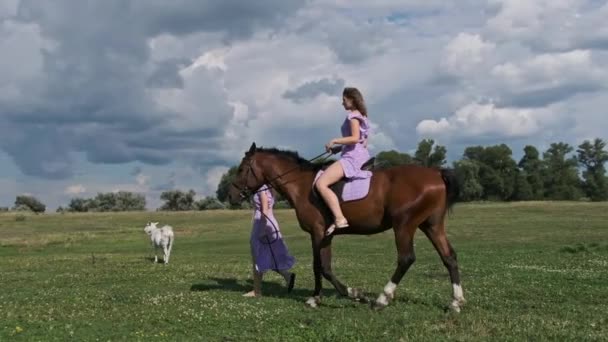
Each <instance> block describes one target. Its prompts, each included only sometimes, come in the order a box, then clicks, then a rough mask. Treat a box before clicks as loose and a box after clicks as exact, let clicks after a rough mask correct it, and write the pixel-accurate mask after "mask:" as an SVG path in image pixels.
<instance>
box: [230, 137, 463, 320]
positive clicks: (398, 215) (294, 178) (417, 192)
mask: <svg viewBox="0 0 608 342" xmlns="http://www.w3.org/2000/svg"><path fill="white" fill-rule="evenodd" d="M322 166H323V165H319V164H314V163H311V162H309V161H307V160H305V159H303V158H301V157H299V155H298V154H297V153H295V152H291V151H281V150H277V149H264V148H256V145H255V143H253V144H252V145H251V148H250V149H249V151H248V152H247V153H245V157H244V158H243V160H242V161H241V164H240V165H239V168H238V172H237V175H236V179H235V181H234V183H233V184H232V187H231V189H230V193H229V199H230V201H231V202H232V203H238V202H239V201H240V200H242V199H243V198H244V197H246V196H247V195H250V194H251V192H253V191H256V190H257V189H259V188H260V187H261V186H262V185H263V184H270V185H271V186H272V187H273V188H275V189H276V190H277V191H278V192H279V193H281V194H282V195H283V196H284V197H285V198H287V200H288V201H289V202H290V203H291V205H292V206H293V207H294V208H295V212H296V216H297V219H298V222H299V224H300V227H301V228H302V229H303V230H304V231H306V232H308V233H310V236H311V239H312V250H313V259H314V263H313V270H314V276H315V289H314V293H313V296H312V297H310V298H309V299H308V300H307V301H306V303H307V304H308V305H310V306H312V307H316V306H317V305H319V304H320V295H321V288H322V284H321V283H322V279H321V276H323V277H325V279H327V280H328V281H330V282H331V283H332V285H333V286H334V287H335V288H336V290H337V291H338V293H340V295H342V296H348V297H350V298H353V299H363V297H362V292H361V291H359V290H356V289H353V288H350V287H347V286H345V285H344V284H343V283H342V282H340V281H339V280H338V279H337V278H336V276H335V275H334V273H333V272H332V268H331V242H332V238H333V236H334V235H339V234H360V235H371V234H377V233H380V232H383V231H386V230H388V229H390V228H393V230H394V232H395V242H396V244H397V254H398V257H397V268H396V270H395V272H394V273H393V276H392V278H391V279H390V281H389V282H388V283H387V284H386V286H385V287H384V291H383V292H382V293H380V295H379V296H378V298H377V299H376V300H375V302H374V303H372V304H373V305H374V306H375V307H376V308H382V307H385V306H387V305H388V303H389V300H392V299H393V298H394V294H395V289H396V287H397V284H399V282H400V281H401V279H402V278H403V276H404V275H405V273H406V272H407V270H408V269H409V268H410V266H411V265H412V264H413V263H414V261H416V256H415V254H414V244H413V243H414V234H415V233H416V230H417V229H418V228H420V229H421V230H422V231H423V232H424V233H425V234H426V236H427V237H428V238H429V240H431V242H432V243H433V246H434V247H435V249H436V250H437V252H438V253H439V256H440V257H441V260H442V261H443V264H444V265H445V267H446V268H447V270H448V272H449V274H450V280H451V284H452V289H453V297H452V300H451V303H450V307H451V308H452V309H453V310H455V311H457V312H459V311H460V308H461V306H462V305H463V304H464V302H465V300H464V297H463V292H462V288H461V286H460V275H459V272H458V262H457V260H456V253H455V251H454V249H453V248H452V246H451V245H450V242H449V241H448V238H447V236H446V233H445V221H446V214H447V212H448V210H449V208H450V207H451V206H452V204H453V203H454V202H455V201H456V197H457V195H458V183H457V180H456V177H455V175H454V173H453V172H452V171H451V170H448V169H441V170H438V169H432V168H426V167H421V166H415V165H406V166H398V167H392V168H388V169H384V170H376V171H374V172H373V176H372V179H371V185H370V191H369V193H368V195H367V196H366V197H365V198H364V199H361V200H358V201H351V202H342V203H341V206H342V209H343V211H344V214H345V216H346V218H347V219H348V222H349V223H350V226H349V227H348V228H344V229H337V230H336V231H335V233H334V234H333V235H330V236H326V234H325V229H326V227H327V226H328V225H329V224H330V223H331V222H332V219H333V217H331V213H330V212H329V210H328V208H327V207H326V205H325V204H324V203H323V202H322V200H321V199H320V197H319V196H317V194H316V192H315V191H314V190H313V185H312V184H313V181H314V177H315V174H316V173H317V172H318V171H319V169H321V167H322Z"/></svg>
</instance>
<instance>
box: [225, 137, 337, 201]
mask: <svg viewBox="0 0 608 342" xmlns="http://www.w3.org/2000/svg"><path fill="white" fill-rule="evenodd" d="M340 149H341V148H336V147H334V148H332V149H331V150H329V151H325V152H323V153H321V154H319V155H318V156H316V157H314V158H312V159H308V162H311V163H312V162H314V161H316V160H319V159H321V158H322V159H321V162H324V161H325V160H327V159H328V158H329V157H330V156H332V155H334V154H337V153H338V152H340ZM297 169H299V166H296V167H294V168H291V169H289V170H287V171H285V172H283V173H282V174H279V175H277V176H275V177H273V178H272V179H269V180H267V181H266V183H268V188H269V189H270V188H274V189H276V186H274V185H273V183H274V181H276V180H278V179H281V177H283V176H285V175H287V174H289V173H291V172H293V171H295V170H297ZM246 172H247V173H246V174H245V178H244V179H245V181H244V183H245V185H243V186H242V187H240V186H238V185H237V184H236V182H232V183H231V185H232V186H233V187H235V188H236V189H237V190H239V196H240V198H241V200H245V199H247V198H249V197H251V196H253V195H255V194H257V193H258V192H260V191H261V190H256V191H254V190H252V189H251V188H249V187H248V186H247V184H248V183H249V182H248V180H249V175H251V174H252V175H253V177H254V178H255V181H256V182H258V181H259V180H260V178H258V176H257V174H256V173H255V169H254V168H253V159H251V158H249V163H248V164H247V171H246Z"/></svg>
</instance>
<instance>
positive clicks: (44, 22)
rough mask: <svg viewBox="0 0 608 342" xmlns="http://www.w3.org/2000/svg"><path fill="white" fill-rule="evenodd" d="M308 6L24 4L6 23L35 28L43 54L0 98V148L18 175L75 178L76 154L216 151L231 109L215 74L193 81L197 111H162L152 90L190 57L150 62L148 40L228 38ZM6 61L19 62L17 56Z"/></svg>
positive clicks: (265, 1)
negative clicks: (202, 35)
mask: <svg viewBox="0 0 608 342" xmlns="http://www.w3.org/2000/svg"><path fill="white" fill-rule="evenodd" d="M305 3H306V2H303V1H291V0H290V1H285V0H282V1H281V0H274V1H272V0H262V1H255V2H249V1H236V0H229V1H194V0H180V1H171V2H167V1H160V0H158V1H157V0H145V1H144V0H132V1H127V0H106V1H68V0H57V1H36V0H23V1H21V2H20V4H19V7H18V9H17V14H16V16H15V17H11V18H10V20H12V21H13V22H14V23H17V24H18V25H30V26H31V25H35V26H32V27H36V30H39V32H40V35H41V36H42V37H44V39H45V40H46V41H47V42H48V44H47V45H48V46H34V47H33V51H36V50H38V51H42V53H41V56H40V60H41V66H40V70H39V71H38V72H37V74H36V75H35V76H34V77H33V78H32V77H30V78H29V79H28V80H27V82H25V81H24V82H22V83H20V84H18V87H19V88H18V89H17V90H18V91H17V92H16V94H18V95H20V96H21V95H22V94H26V95H25V96H21V97H16V98H9V99H8V100H3V99H2V97H0V118H2V119H3V120H5V123H4V124H3V125H2V127H0V136H1V137H0V148H2V149H3V150H4V151H6V152H7V153H9V154H10V156H11V157H12V158H13V160H14V161H15V163H16V164H17V165H18V166H19V167H20V169H21V170H22V172H23V173H24V174H27V175H31V176H39V177H47V178H54V179H59V178H66V177H70V176H71V175H72V164H71V158H70V153H72V152H74V151H77V152H83V153H85V154H86V156H87V159H88V160H89V161H91V162H94V163H126V162H131V161H136V160H138V161H141V162H144V163H150V164H166V163H169V162H170V161H172V160H174V159H175V158H177V156H179V155H182V152H183V151H186V154H188V155H189V154H191V153H192V152H191V151H193V150H195V151H197V153H199V154H201V155H205V154H206V153H207V151H213V150H214V149H217V148H218V147H219V146H218V143H217V141H218V139H217V137H218V136H219V135H220V134H221V132H223V130H224V127H225V125H227V123H228V122H229V120H230V118H231V115H232V111H231V108H230V107H229V106H228V105H227V104H226V101H227V100H226V98H225V97H222V96H218V91H217V89H218V88H220V85H218V84H217V83H218V82H216V81H215V80H214V79H213V76H212V75H206V76H205V75H203V76H201V77H202V79H201V81H200V82H199V83H198V84H195V85H194V86H195V87H196V89H193V90H192V92H194V93H196V94H197V97H198V98H200V99H201V101H204V102H205V103H208V104H210V105H209V106H206V107H205V108H201V109H200V115H201V117H196V116H192V115H186V116H185V117H180V115H181V113H180V115H176V114H177V113H174V112H172V110H171V109H160V108H159V106H158V104H157V103H156V102H155V100H156V98H155V95H154V94H150V92H149V90H150V89H167V88H175V89H179V88H183V87H184V81H183V79H182V78H181V76H180V75H179V69H180V67H183V66H184V65H187V64H189V61H188V60H184V59H174V60H164V61H151V59H150V46H149V38H152V37H154V36H155V35H158V34H161V33H168V34H173V35H185V34H191V33H196V32H215V33H219V34H220V35H223V38H224V41H225V42H230V40H232V39H240V38H245V37H248V36H250V35H251V34H252V33H253V32H254V30H256V29H260V28H275V27H277V25H280V24H281V23H282V22H283V21H284V20H286V18H288V16H289V14H291V13H293V12H294V11H296V10H297V9H298V8H300V7H301V6H303V5H304V4H305ZM0 21H1V20H0ZM28 27H29V26H28ZM1 30H2V28H1V26H0V36H2V32H1ZM19 44H25V45H26V44H31V42H28V41H22V42H19ZM203 48H204V47H203ZM3 63H4V62H3ZM6 63H10V64H14V65H16V66H20V67H22V63H21V60H19V59H17V57H15V59H14V60H8V61H6ZM197 72H198V73H199V74H204V72H205V71H197ZM0 86H1V84H0ZM177 102H179V100H177ZM206 108H208V109H206ZM179 120H181V121H179ZM188 120H196V121H197V122H196V124H194V125H189V124H188ZM201 121H202V122H201ZM176 122H178V123H179V122H181V124H176ZM205 124H208V125H209V126H205ZM201 125H203V127H200V126H201ZM201 159H204V158H201ZM213 159H215V157H214V158H213Z"/></svg>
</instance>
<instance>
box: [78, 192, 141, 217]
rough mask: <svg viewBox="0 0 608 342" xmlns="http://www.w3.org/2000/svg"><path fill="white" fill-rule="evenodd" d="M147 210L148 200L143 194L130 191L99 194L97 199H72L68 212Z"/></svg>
mask: <svg viewBox="0 0 608 342" xmlns="http://www.w3.org/2000/svg"><path fill="white" fill-rule="evenodd" d="M145 209H146V198H145V197H144V196H143V195H141V194H136V193H133V192H128V191H119V192H109V193H98V194H97V196H95V198H72V199H71V200H70V203H69V204H68V208H67V211H71V212H81V213H82V212H88V211H97V212H108V211H142V210H145Z"/></svg>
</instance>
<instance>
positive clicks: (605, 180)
mask: <svg viewBox="0 0 608 342" xmlns="http://www.w3.org/2000/svg"><path fill="white" fill-rule="evenodd" d="M523 152H524V153H523V157H522V158H521V159H520V160H515V159H514V158H513V151H512V150H511V148H510V147H509V146H507V145H506V144H498V145H491V146H470V147H467V148H466V149H465V150H464V153H463V155H462V157H461V158H460V159H459V160H456V161H454V162H453V163H452V167H453V168H454V170H455V172H456V175H457V177H458V180H459V183H460V186H461V189H460V198H459V200H460V201H463V202H468V201H530V200H591V201H606V200H608V177H607V175H606V168H605V164H606V162H608V151H607V150H606V142H605V141H604V140H602V139H599V138H598V139H594V140H593V141H589V140H585V141H584V142H583V143H582V144H580V145H579V146H578V147H577V148H576V150H575V148H574V147H573V146H571V145H569V144H567V143H564V142H557V143H552V144H551V145H550V146H549V148H548V149H547V150H546V151H543V152H542V153H541V152H540V151H539V150H538V149H537V148H536V147H534V146H531V145H528V146H525V147H524V150H523ZM446 157H447V149H446V147H445V146H441V145H437V144H435V141H434V140H432V139H424V140H422V141H420V142H419V143H418V146H417V149H416V151H415V152H414V154H413V155H410V154H408V153H402V152H399V151H395V150H390V151H382V152H380V153H378V154H377V155H376V160H375V167H376V168H380V169H381V168H389V167H392V166H398V165H408V164H415V165H421V166H426V167H435V168H441V167H446V165H447V160H446ZM236 170H237V167H236V166H235V167H232V168H231V169H230V170H228V172H227V173H226V174H224V175H223V176H222V178H221V181H220V184H219V185H218V189H217V192H216V196H217V199H218V200H219V201H222V202H224V201H226V200H227V197H228V189H229V186H230V183H231V182H232V181H233V180H234V178H235V176H236Z"/></svg>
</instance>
